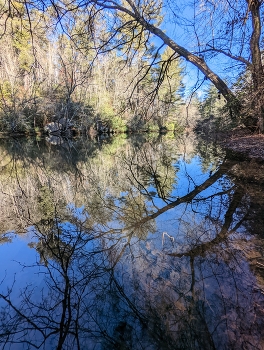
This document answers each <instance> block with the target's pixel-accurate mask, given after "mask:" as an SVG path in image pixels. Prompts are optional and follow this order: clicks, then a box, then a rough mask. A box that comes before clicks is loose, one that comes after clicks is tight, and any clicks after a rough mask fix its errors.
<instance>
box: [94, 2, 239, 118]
mask: <svg viewBox="0 0 264 350" xmlns="http://www.w3.org/2000/svg"><path fill="white" fill-rule="evenodd" d="M90 2H91V3H94V4H95V5H99V6H100V7H102V8H105V9H112V10H115V11H119V12H124V13H127V14H128V15H129V16H131V17H132V18H133V19H134V20H135V21H137V22H138V23H139V24H141V25H142V27H143V28H145V29H146V30H148V31H149V32H150V33H152V34H154V35H155V36H157V37H159V38H160V39H161V40H162V41H163V42H164V44H166V45H167V46H169V47H170V48H171V49H172V50H173V51H174V52H176V53H177V54H178V55H180V56H181V57H183V58H185V59H186V60H187V61H189V62H190V63H192V64H193V65H194V66H196V67H197V68H198V69H199V70H200V71H201V72H202V73H203V74H204V75H205V76H206V77H207V78H208V79H209V80H210V81H211V82H212V83H213V84H214V86H215V87H216V88H217V89H218V90H219V92H220V93H221V94H222V95H223V96H224V97H225V99H226V101H227V103H228V104H229V106H230V109H232V110H233V112H234V116H236V115H238V113H239V111H240V108H241V104H240V102H239V101H238V100H237V98H236V96H235V95H234V94H233V93H232V91H231V90H230V89H229V88H228V86H227V85H226V83H225V82H224V81H223V80H222V79H221V78H220V77H219V76H218V75H217V74H215V73H214V72H213V71H212V70H211V69H210V68H209V67H208V65H207V64H206V63H205V61H204V59H203V58H201V57H199V56H196V55H194V54H192V53H191V52H190V51H188V50H187V49H185V48H184V47H182V46H180V45H178V44H177V43H176V42H175V41H174V40H172V39H171V38H170V37H169V36H168V35H167V34H165V33H164V32H163V31H162V30H161V29H159V28H158V27H155V26H154V25H153V24H151V23H149V22H148V21H147V20H146V19H145V18H144V17H143V15H142V14H141V13H140V12H139V11H138V9H137V6H136V5H135V3H134V2H133V1H132V0H126V2H127V3H128V4H129V5H130V7H131V10H130V9H128V8H127V7H125V6H122V5H121V4H118V3H117V2H116V1H101V0H90Z"/></svg>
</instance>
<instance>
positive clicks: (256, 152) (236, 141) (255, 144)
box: [221, 129, 264, 162]
mask: <svg viewBox="0 0 264 350" xmlns="http://www.w3.org/2000/svg"><path fill="white" fill-rule="evenodd" d="M221 144H222V146H223V147H224V148H226V149H227V150H229V151H231V152H234V153H237V154H241V155H244V156H246V157H248V158H250V159H254V160H256V161H260V162H264V135H263V134H250V133H249V132H248V131H247V130H245V129H235V130H233V131H231V132H230V133H229V134H228V135H226V137H225V138H224V140H222V141H221Z"/></svg>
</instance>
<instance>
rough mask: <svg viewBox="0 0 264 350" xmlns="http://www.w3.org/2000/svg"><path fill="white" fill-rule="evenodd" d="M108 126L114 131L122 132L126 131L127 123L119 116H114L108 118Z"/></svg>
mask: <svg viewBox="0 0 264 350" xmlns="http://www.w3.org/2000/svg"><path fill="white" fill-rule="evenodd" d="M110 128H111V129H113V131H115V132H123V133H125V132H126V131H127V125H126V122H125V120H124V119H122V118H121V117H119V116H114V117H112V118H111V120H110Z"/></svg>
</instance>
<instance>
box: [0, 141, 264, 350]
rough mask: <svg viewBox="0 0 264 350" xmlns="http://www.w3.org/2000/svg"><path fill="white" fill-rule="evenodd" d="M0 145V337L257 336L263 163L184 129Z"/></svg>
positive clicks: (230, 341) (144, 342)
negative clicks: (183, 133)
mask: <svg viewBox="0 0 264 350" xmlns="http://www.w3.org/2000/svg"><path fill="white" fill-rule="evenodd" d="M50 141H51V142H50ZM0 148H1V163H0V165H1V168H0V196H1V200H0V206H1V221H0V233H1V235H0V241H1V245H0V264H1V265H0V266H1V270H0V271H1V272H0V282H1V284H0V344H1V345H0V348H1V349H63V350H66V349H72V350H73V349H85V350H86V349H87V350H90V349H96V350H97V349H120V350H126V349H131V350H133V349H135V350H138V349H146V350H147V349H150V350H156V349H157V350H158V349H187V350H189V349H190V350H191V349H201V350H203V349H264V309H263V307H264V303H263V301H264V256H263V247H264V244H263V238H264V171H263V169H264V166H263V165H259V164H256V163H252V162H251V163H250V162H247V161H238V160H230V159H228V157H226V155H225V152H224V151H222V150H221V149H219V148H218V147H216V146H214V145H212V144H206V143H203V142H201V141H200V142H198V141H196V140H194V139H193V138H192V137H191V136H188V137H181V138H175V137H172V138H170V137H168V136H162V137H158V136H137V137H131V138H129V139H126V138H124V137H116V138H113V139H111V140H110V139H106V140H93V141H92V140H88V139H76V140H73V141H65V140H61V141H60V142H59V143H58V140H49V142H48V141H47V140H42V141H38V142H37V141H36V140H32V139H17V140H15V139H14V140H13V139H12V140H0Z"/></svg>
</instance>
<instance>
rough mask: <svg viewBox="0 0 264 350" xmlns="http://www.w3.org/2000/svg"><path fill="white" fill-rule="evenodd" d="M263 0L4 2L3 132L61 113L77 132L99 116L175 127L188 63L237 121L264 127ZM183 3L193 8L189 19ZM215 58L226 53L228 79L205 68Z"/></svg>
mask: <svg viewBox="0 0 264 350" xmlns="http://www.w3.org/2000/svg"><path fill="white" fill-rule="evenodd" d="M262 5H263V1H262V0H247V1H245V0H237V1H235V2H234V3H233V4H232V5H231V4H230V2H229V1H228V0H221V1H207V0H195V1H192V2H184V3H183V2H182V1H176V2H175V1H174V2H172V1H170V0H165V1H155V2H154V1H150V0H140V1H132V0H122V1H112V0H111V1H100V0H87V1H79V0H76V1H72V2H67V1H42V0H39V1H31V2H28V1H24V0H20V1H11V0H8V1H2V2H1V7H0V14H1V26H2V33H1V38H2V39H1V40H2V49H1V67H0V69H1V73H0V74H1V91H0V94H1V97H2V98H1V110H2V114H3V116H4V118H1V122H2V123H1V124H2V129H8V128H9V129H10V130H12V131H15V130H16V129H19V128H26V127H28V124H31V126H32V124H33V126H34V127H41V126H42V125H43V124H45V123H46V122H47V121H51V120H52V119H54V118H55V119H56V118H57V119H58V118H61V117H65V118H67V119H70V120H72V119H75V122H76V123H77V124H79V127H80V128H84V129H89V128H90V126H91V124H92V121H94V118H97V119H98V118H100V119H101V118H102V117H103V118H104V119H107V120H110V121H111V124H112V127H113V128H115V127H116V126H117V125H118V127H120V128H121V129H122V128H123V129H126V128H132V129H133V128H134V129H138V128H139V127H140V126H142V124H143V125H144V127H145V128H147V129H148V128H149V127H150V128H158V129H160V128H162V127H166V128H169V129H170V128H172V129H173V128H175V123H176V122H177V118H176V117H175V113H176V111H177V110H178V111H179V105H180V104H181V103H182V100H181V95H182V89H183V83H182V75H183V70H182V67H183V66H182V62H183V61H187V62H189V63H191V64H192V65H193V66H194V67H196V68H197V69H198V70H199V72H201V73H202V76H203V78H202V82H203V81H206V80H209V81H210V82H211V83H212V84H213V85H214V86H215V88H216V89H217V91H218V94H219V95H220V96H223V98H224V100H225V102H226V110H227V111H228V113H229V114H230V116H231V117H232V119H233V120H234V121H245V120H247V121H248V122H249V123H250V124H252V125H253V126H254V127H255V128H256V129H257V128H258V129H259V130H260V131H263V113H264V111H263V107H262V106H263V64H262V59H261V55H262V26H261V19H262ZM184 9H185V10H186V9H187V10H188V9H189V13H192V15H191V16H190V15H189V16H188V22H187V21H186V20H185V22H183V17H182V15H181V13H182V12H183V11H184ZM190 10H191V12H190ZM168 19H170V21H171V22H170V25H171V26H172V25H175V27H176V26H177V25H178V23H180V26H181V28H182V29H184V30H185V31H187V35H188V40H187V39H186V40H185V41H184V45H182V44H181V45H180V44H179V42H178V38H177V34H172V31H170V30H167V29H168V26H167V28H166V30H163V28H164V23H166V21H168ZM167 32H168V34H167ZM154 43H155V44H154ZM212 59H214V60H219V62H220V63H221V62H223V61H224V60H225V62H226V63H227V64H228V66H229V69H230V70H231V71H232V73H233V75H234V76H235V84H234V79H233V80H231V79H229V76H228V75H226V74H225V73H221V74H220V73H219V74H218V70H217V68H216V69H212V68H210V63H211V60H212ZM21 107H22V108H21ZM21 110H22V112H21ZM91 116H92V117H91ZM153 121H155V123H154V124H155V126H153V125H150V124H153Z"/></svg>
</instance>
